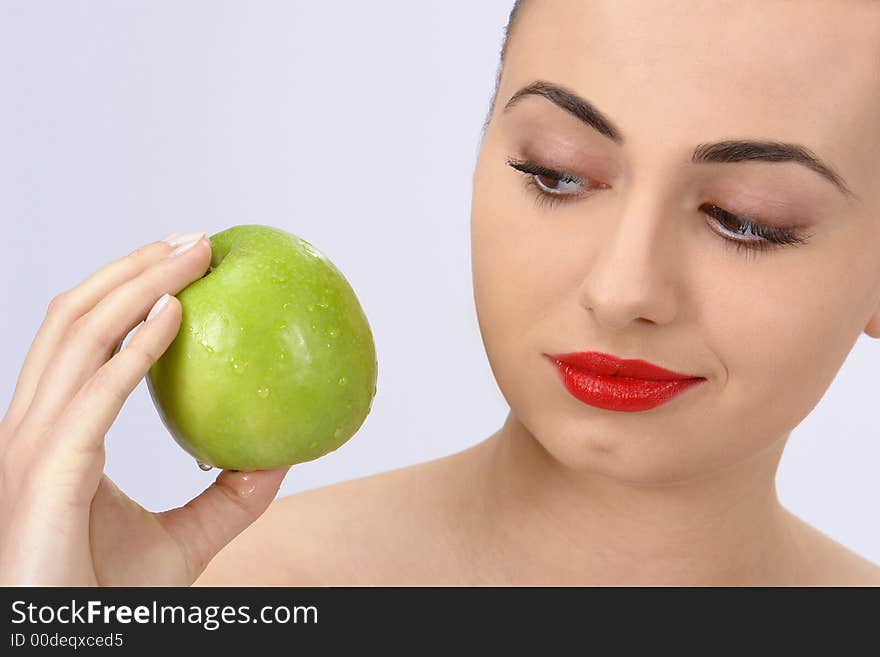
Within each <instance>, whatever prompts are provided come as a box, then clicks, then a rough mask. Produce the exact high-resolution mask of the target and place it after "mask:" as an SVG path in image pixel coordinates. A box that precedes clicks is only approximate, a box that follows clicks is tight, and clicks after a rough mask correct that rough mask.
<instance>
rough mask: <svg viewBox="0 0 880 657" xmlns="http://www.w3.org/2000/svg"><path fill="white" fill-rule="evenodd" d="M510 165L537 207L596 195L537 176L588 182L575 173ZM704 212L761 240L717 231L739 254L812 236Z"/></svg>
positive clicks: (713, 208)
mask: <svg viewBox="0 0 880 657" xmlns="http://www.w3.org/2000/svg"><path fill="white" fill-rule="evenodd" d="M507 164H508V165H510V166H511V167H513V168H514V169H516V170H517V171H520V172H521V173H522V174H523V176H524V183H525V188H526V189H527V190H528V191H529V192H530V193H531V194H533V195H534V197H535V204H536V205H537V206H542V205H546V206H547V207H550V208H553V207H555V206H557V205H558V204H560V203H566V202H568V201H571V200H573V199H575V198H583V197H585V196H590V195H591V194H592V192H586V193H583V194H564V193H553V192H548V191H546V190H544V189H543V188H542V187H541V186H540V185H539V184H538V183H537V182H536V177H537V176H543V177H545V178H550V179H551V180H555V181H557V182H564V183H583V182H586V181H585V179H584V178H581V177H580V176H576V175H574V174H572V173H568V172H565V171H556V170H554V169H550V168H548V167H545V166H543V165H541V164H537V163H536V162H531V161H529V160H517V159H515V158H508V159H507ZM604 188H607V185H600V187H599V189H604ZM700 209H701V210H703V211H704V212H705V213H706V214H708V215H709V216H710V217H712V219H713V220H714V222H715V224H716V225H718V224H720V225H722V226H724V225H725V223H728V224H732V225H734V226H735V228H734V229H733V230H734V231H735V232H736V233H739V234H741V235H742V234H745V233H750V234H752V235H755V236H757V237H758V238H759V239H739V238H736V237H725V236H723V235H720V233H719V230H723V229H714V228H713V230H714V231H715V232H716V233H719V236H720V237H721V239H723V240H724V246H725V247H726V248H734V249H736V252H737V253H739V252H740V251H742V250H743V249H745V251H746V255H747V256H748V255H757V253H758V252H761V251H766V250H769V249H773V248H778V247H781V246H787V245H796V244H805V243H806V242H807V240H808V238H809V237H810V236H808V235H806V236H805V235H801V234H800V232H798V231H796V230H793V229H788V228H775V227H773V226H765V225H763V224H761V223H756V222H753V221H750V220H748V219H745V218H743V217H738V216H736V215H734V214H731V213H730V212H727V211H726V210H724V209H722V208H720V207H718V206H717V205H714V204H712V203H704V204H703V205H701V206H700ZM725 232H727V233H728V234H729V235H732V234H733V232H731V231H730V230H728V231H725Z"/></svg>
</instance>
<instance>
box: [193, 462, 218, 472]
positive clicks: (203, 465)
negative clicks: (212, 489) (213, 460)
mask: <svg viewBox="0 0 880 657" xmlns="http://www.w3.org/2000/svg"><path fill="white" fill-rule="evenodd" d="M196 463H198V464H199V469H200V470H204V471H205V472H207V471H208V470H210V469H211V468H213V467H214V466H212V465H208V464H207V463H202V462H201V461H196Z"/></svg>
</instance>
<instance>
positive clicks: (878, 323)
mask: <svg viewBox="0 0 880 657" xmlns="http://www.w3.org/2000/svg"><path fill="white" fill-rule="evenodd" d="M865 333H867V334H868V335H870V336H871V337H872V338H880V308H878V309H877V311H876V312H875V313H874V314H873V315H871V319H870V320H868V325H867V326H866V327H865Z"/></svg>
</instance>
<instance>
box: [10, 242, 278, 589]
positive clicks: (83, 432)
mask: <svg viewBox="0 0 880 657" xmlns="http://www.w3.org/2000/svg"><path fill="white" fill-rule="evenodd" d="M187 246H188V247H189V248H186V247H187ZM210 260H211V248H210V244H209V242H208V240H207V239H205V236H204V233H191V234H188V235H179V234H175V235H172V236H169V237H168V238H166V239H165V240H163V241H159V242H153V243H152V244H148V245H146V246H144V247H142V248H140V249H138V250H136V251H134V252H133V253H131V254H130V255H128V256H126V257H124V258H121V259H120V260H117V261H116V262H113V263H111V264H109V265H107V266H106V267H104V268H103V269H101V270H99V271H97V272H95V273H94V274H92V275H91V276H90V277H89V278H87V279H86V280H85V281H83V282H82V283H80V284H79V285H77V286H76V287H74V288H71V289H69V290H67V291H65V292H62V293H61V294H59V295H58V296H56V297H55V298H54V299H52V301H51V302H50V303H49V307H48V311H47V312H46V318H45V320H44V321H43V324H42V326H41V327H40V329H39V331H38V332H37V335H36V337H35V338H34V341H33V343H32V345H31V348H30V351H29V352H28V354H27V357H26V359H25V362H24V365H23V367H22V371H21V373H20V375H19V377H18V382H17V384H16V388H15V392H14V394H13V397H12V401H11V402H10V405H9V408H8V409H7V411H6V414H5V416H4V417H3V420H2V421H0V584H3V585H45V586H91V585H110V586H126V585H129V586H138V585H170V586H177V585H189V584H192V582H193V581H195V579H196V577H198V575H199V574H200V573H201V572H202V570H204V568H205V566H206V565H207V564H208V562H209V561H210V560H211V559H212V558H213V557H214V555H215V554H216V553H217V552H218V551H219V550H220V549H221V548H222V547H224V546H225V545H226V544H227V543H228V542H229V541H231V540H232V539H233V538H234V537H235V536H236V535H237V534H239V533H240V532H241V531H242V530H243V529H245V528H246V527H247V526H248V525H250V524H251V523H252V522H253V521H254V520H256V519H257V517H259V516H260V514H262V513H263V511H265V509H266V507H267V506H268V505H269V503H270V502H271V501H272V499H273V498H274V497H275V494H276V493H277V491H278V487H279V486H280V485H281V480H282V479H283V478H284V475H285V474H286V472H287V470H288V468H280V469H278V470H266V471H259V472H250V473H241V472H234V471H224V472H222V473H221V474H220V476H219V477H218V478H217V480H216V481H215V482H214V483H213V484H212V485H211V486H210V487H209V488H208V489H207V490H206V491H204V492H203V493H202V494H201V495H199V496H198V497H196V498H195V499H193V500H191V501H190V502H189V503H188V504H186V505H185V506H183V507H180V508H177V509H172V510H170V511H165V512H163V513H151V512H149V511H146V510H145V509H144V508H143V507H141V506H140V505H138V504H136V503H135V502H133V501H132V500H131V499H129V498H128V497H126V495H125V494H124V493H122V492H121V491H120V490H119V489H118V488H117V487H116V486H115V485H114V484H113V482H111V481H110V480H109V479H108V478H107V477H106V476H105V475H104V474H103V468H104V458H105V453H104V436H105V434H106V433H107V430H108V429H109V428H110V425H111V424H112V423H113V420H114V419H115V418H116V416H117V415H118V413H119V411H120V409H121V408H122V405H123V403H124V402H125V400H126V398H127V397H128V395H129V394H131V392H132V390H134V388H135V387H136V386H137V384H138V383H139V382H140V380H141V379H142V378H143V377H144V376H145V375H146V373H147V371H148V370H149V368H150V366H151V365H152V364H153V363H154V362H155V361H156V360H157V359H158V358H159V356H161V355H162V353H163V352H164V351H165V350H166V349H167V348H168V346H169V345H170V344H171V342H172V341H173V340H174V337H175V336H176V335H177V331H178V329H179V327H180V320H181V306H180V302H179V301H178V300H177V299H176V298H175V297H173V296H169V295H173V294H177V293H178V292H179V291H180V290H182V289H183V288H184V287H186V286H187V285H188V284H189V283H191V282H192V281H194V280H196V279H198V278H199V277H200V276H202V275H203V274H204V272H205V271H206V270H207V268H208V265H209V263H210ZM157 300H158V301H159V302H160V303H156V302H157ZM163 301H164V302H165V303H164V306H161V307H160V305H161V302H163ZM154 304H156V305H155V306H154ZM151 308H152V310H153V311H155V312H151V313H150V314H151V316H150V317H148V318H147V321H146V322H145V323H141V324H140V326H138V330H137V331H136V332H135V333H134V334H133V336H132V337H131V339H130V340H129V342H128V343H127V344H126V346H125V348H124V349H122V350H121V351H118V352H117V350H116V349H118V347H117V345H119V344H120V343H121V341H122V340H123V339H124V337H125V336H126V335H127V334H128V333H129V331H131V330H132V329H133V328H134V327H135V326H136V325H137V324H138V323H139V322H141V320H143V319H144V316H145V315H147V314H148V311H150V310H151Z"/></svg>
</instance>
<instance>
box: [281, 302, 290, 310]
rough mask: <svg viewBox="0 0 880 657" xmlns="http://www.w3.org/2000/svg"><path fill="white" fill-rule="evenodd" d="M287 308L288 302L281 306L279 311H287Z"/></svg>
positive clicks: (288, 306)
mask: <svg viewBox="0 0 880 657" xmlns="http://www.w3.org/2000/svg"><path fill="white" fill-rule="evenodd" d="M288 308H290V302H288V303H285V304H284V305H283V306H281V310H287V309H288Z"/></svg>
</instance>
